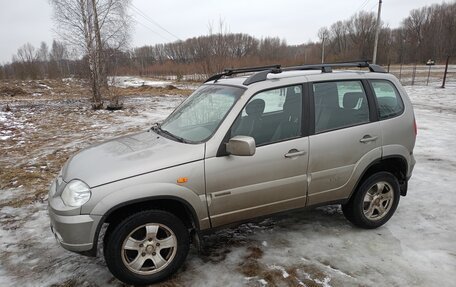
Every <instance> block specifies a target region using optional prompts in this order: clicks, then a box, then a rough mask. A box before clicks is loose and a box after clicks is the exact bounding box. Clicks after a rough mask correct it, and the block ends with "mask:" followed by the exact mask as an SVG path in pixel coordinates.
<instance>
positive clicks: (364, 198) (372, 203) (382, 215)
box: [342, 172, 401, 229]
mask: <svg viewBox="0 0 456 287" xmlns="http://www.w3.org/2000/svg"><path fill="white" fill-rule="evenodd" d="M400 192H401V191H400V186H399V182H398V180H397V178H396V177H395V176H394V175H393V174H391V173H389V172H378V173H375V174H373V175H371V176H369V177H368V178H367V179H366V180H364V181H363V182H362V183H361V185H360V186H359V188H358V189H357V190H356V191H355V194H354V195H353V196H352V198H350V200H349V201H348V203H346V204H343V205H342V211H343V213H344V216H345V218H347V219H348V220H349V221H350V222H351V223H353V224H354V225H356V226H358V227H361V228H366V229H372V228H377V227H380V226H382V225H383V224H385V223H386V222H387V221H388V220H389V219H390V218H391V216H393V214H394V212H395V211H396V208H397V206H398V204H399V198H400Z"/></svg>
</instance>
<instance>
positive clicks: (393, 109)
mask: <svg viewBox="0 0 456 287" xmlns="http://www.w3.org/2000/svg"><path fill="white" fill-rule="evenodd" d="M371 84H372V88H373V89H374V94H375V97H376V98H377V104H378V116H379V118H380V119H381V120H383V119H387V118H392V117H395V116H398V115H400V114H402V112H403V111H404V103H403V102H402V99H401V97H400V95H399V92H398V91H397V89H396V87H395V86H394V85H393V84H392V83H391V82H389V81H385V80H371Z"/></svg>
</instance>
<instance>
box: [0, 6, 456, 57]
mask: <svg viewBox="0 0 456 287" xmlns="http://www.w3.org/2000/svg"><path fill="white" fill-rule="evenodd" d="M453 1H454V0H453ZM442 2H445V1H441V0H440V1H438V0H383V6H382V20H383V21H384V22H385V23H387V24H388V25H389V26H390V27H393V28H394V27H397V26H398V25H399V24H400V22H401V21H402V19H403V18H405V17H406V16H407V15H408V14H409V11H410V10H412V9H415V8H420V7H422V6H426V5H430V4H433V3H442ZM446 2H451V1H446ZM132 3H133V6H132V9H131V11H130V14H131V15H132V16H133V17H134V18H135V19H136V23H135V25H134V30H133V37H132V42H131V44H130V46H131V47H135V46H142V45H146V44H147V45H151V44H157V43H164V42H170V41H175V40H177V38H176V37H178V38H179V39H183V40H185V39H186V38H190V37H194V36H199V35H203V34H207V33H208V27H209V25H210V23H213V25H214V26H217V24H218V22H219V19H222V20H223V21H224V23H225V24H226V27H227V28H228V30H229V32H233V33H239V32H242V33H248V34H250V35H252V36H255V37H259V38H260V37H265V36H277V37H280V38H282V39H285V40H286V41H287V43H288V44H301V43H304V42H307V41H309V40H316V39H317V32H318V29H319V28H320V27H323V26H329V25H331V24H332V23H334V22H336V21H338V20H345V19H348V18H349V17H350V16H352V15H353V14H354V13H356V12H359V11H361V10H365V11H377V3H378V0H343V1H342V0H274V1H271V0H193V1H189V0H167V1H158V0H153V1H152V0H133V1H132ZM136 9H139V10H140V11H141V12H142V13H143V14H144V15H145V16H144V15H142V14H141V13H139V12H137V11H136ZM51 16H52V9H51V7H50V6H49V2H48V0H33V1H30V0H0V63H5V62H9V61H11V56H12V55H13V54H15V53H16V51H17V48H19V47H20V46H21V45H23V44H25V43H27V42H30V43H31V44H33V45H34V46H36V47H38V46H39V44H40V42H41V41H45V42H47V43H48V44H49V45H50V44H51V42H52V39H53V38H57V37H58V36H57V35H56V34H55V33H54V32H53V27H54V23H53V22H52V19H51ZM154 22H155V23H154ZM156 24H158V25H159V26H161V27H162V28H164V29H166V30H167V31H168V32H170V33H168V32H167V31H164V30H163V29H162V28H160V27H159V26H157V25H156Z"/></svg>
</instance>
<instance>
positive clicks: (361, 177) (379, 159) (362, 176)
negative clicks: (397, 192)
mask: <svg viewBox="0 0 456 287" xmlns="http://www.w3.org/2000/svg"><path fill="white" fill-rule="evenodd" d="M394 158H399V159H401V160H402V161H404V163H405V169H406V170H405V174H404V178H406V175H407V172H408V165H407V160H406V159H405V157H404V156H402V155H399V154H393V155H387V156H383V157H380V158H377V159H375V160H374V161H372V162H371V163H370V164H369V165H368V166H366V168H365V169H364V170H363V172H362V173H361V175H360V176H359V177H358V179H357V180H356V184H355V186H354V187H353V189H352V191H351V192H350V195H349V196H348V197H347V198H346V199H345V200H346V202H348V201H349V200H350V199H351V198H352V196H353V194H354V193H355V191H356V189H357V188H358V186H359V184H360V182H361V179H363V178H364V176H365V175H366V172H367V171H368V170H369V169H370V168H371V167H372V166H374V165H376V164H378V163H380V162H381V161H382V160H385V159H394ZM406 181H407V178H406ZM405 193H406V192H405Z"/></svg>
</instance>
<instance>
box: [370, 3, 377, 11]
mask: <svg viewBox="0 0 456 287" xmlns="http://www.w3.org/2000/svg"><path fill="white" fill-rule="evenodd" d="M377 5H378V3H377V2H375V3H374V5H372V7H370V8H369V11H372V9H374V8H375V7H377Z"/></svg>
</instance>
